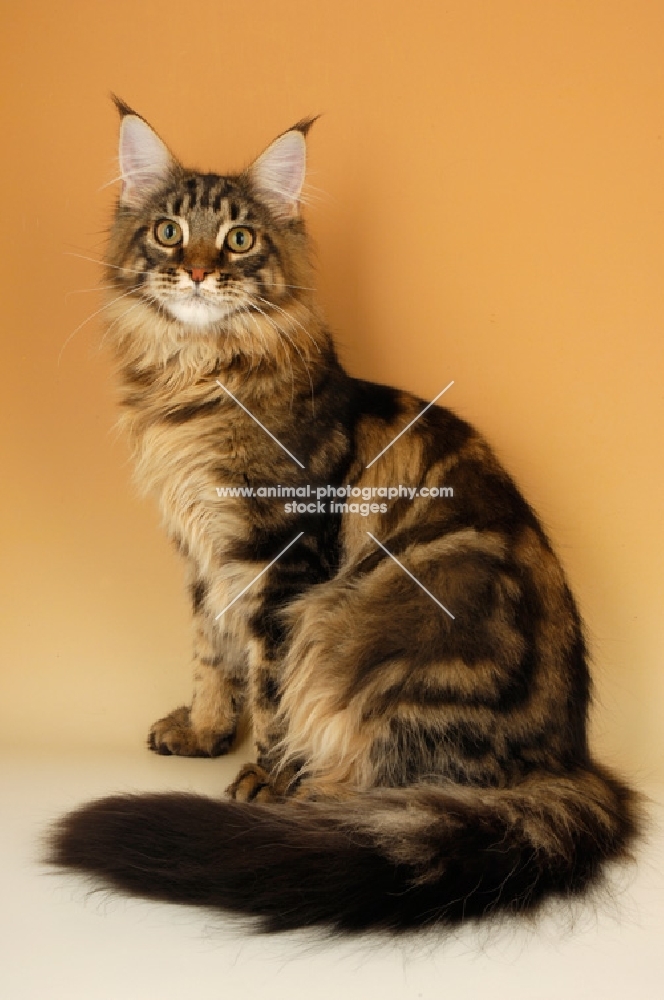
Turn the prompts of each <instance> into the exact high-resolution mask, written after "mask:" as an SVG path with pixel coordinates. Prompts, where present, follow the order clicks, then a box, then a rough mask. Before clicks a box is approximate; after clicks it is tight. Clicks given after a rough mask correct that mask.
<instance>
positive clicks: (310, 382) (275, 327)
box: [251, 302, 316, 419]
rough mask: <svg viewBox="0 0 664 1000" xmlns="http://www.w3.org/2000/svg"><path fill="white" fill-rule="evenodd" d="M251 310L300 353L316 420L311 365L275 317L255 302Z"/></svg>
mask: <svg viewBox="0 0 664 1000" xmlns="http://www.w3.org/2000/svg"><path fill="white" fill-rule="evenodd" d="M251 308H252V309H256V310H257V311H258V312H259V313H260V314H261V316H264V317H265V319H266V320H267V321H268V323H271V324H272V326H273V327H274V329H275V330H276V331H277V332H278V333H281V334H283V336H284V337H285V338H286V340H287V341H288V343H289V344H291V345H292V347H293V348H294V349H295V351H296V352H297V353H298V355H299V356H300V361H301V362H302V364H303V365H304V367H305V368H306V371H307V378H308V379H309V387H310V389H311V411H312V414H313V417H314V419H315V417H316V404H315V401H314V384H313V382H312V380H311V371H310V369H309V365H308V364H307V362H306V361H305V359H304V356H303V354H302V351H301V350H300V348H299V347H298V346H297V344H296V343H295V341H294V340H293V339H292V337H290V336H289V334H288V333H287V332H286V330H284V329H283V327H281V326H280V325H279V324H278V323H277V321H276V320H275V319H274V317H272V316H268V315H267V313H265V312H263V310H262V309H261V308H260V306H257V305H256V303H255V302H252V303H251Z"/></svg>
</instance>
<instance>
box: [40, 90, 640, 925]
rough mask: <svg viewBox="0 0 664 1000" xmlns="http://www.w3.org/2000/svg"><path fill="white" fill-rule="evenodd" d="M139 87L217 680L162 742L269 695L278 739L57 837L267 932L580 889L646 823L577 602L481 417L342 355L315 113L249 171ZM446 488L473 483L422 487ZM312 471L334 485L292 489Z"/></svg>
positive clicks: (166, 487)
mask: <svg viewBox="0 0 664 1000" xmlns="http://www.w3.org/2000/svg"><path fill="white" fill-rule="evenodd" d="M117 104H118V107H119V111H120V113H121V116H122V122H121V132H120V165H121V172H122V192H121V195H120V197H119V202H118V205H117V212H116V216H115V221H114V223H113V226H112V231H111V235H110V243H109V247H108V254H107V277H108V283H109V284H111V285H112V286H113V287H114V289H115V291H114V292H113V296H112V298H113V299H114V301H112V302H109V305H108V308H107V310H106V315H107V317H108V337H109V340H111V341H112V344H113V350H114V353H115V357H116V360H117V368H118V373H119V378H120V383H121V386H122V408H123V413H124V422H125V425H126V429H127V432H128V434H129V436H130V439H131V442H132V445H133V450H134V453H135V458H136V468H137V474H138V477H139V480H140V481H141V483H142V485H143V487H144V488H145V489H148V490H150V491H152V492H154V493H155V494H156V496H157V497H158V499H159V503H160V506H161V512H162V515H163V519H164V522H165V525H166V529H167V531H168V533H169V535H170V537H171V538H172V540H173V541H174V543H175V545H176V546H177V547H178V549H179V550H180V552H181V553H182V556H183V558H184V560H185V562H186V564H187V568H188V573H189V587H190V592H191V599H192V605H193V614H194V622H195V651H194V660H195V664H194V693H193V699H192V702H191V705H190V706H186V707H181V708H177V709H176V710H175V711H173V712H172V713H171V714H170V715H169V716H167V717H166V718H165V719H161V720H160V721H158V722H157V723H156V724H155V725H154V726H153V727H152V729H151V731H150V735H149V745H150V747H151V748H152V749H153V750H155V751H156V752H158V753H162V754H183V755H190V756H196V755H204V756H217V755H219V754H223V753H226V752H228V751H229V749H231V748H232V745H233V740H234V737H235V734H236V729H237V724H238V718H239V716H240V714H241V713H243V712H246V713H248V714H249V716H250V717H251V721H252V725H253V731H254V739H255V743H256V752H257V763H256V764H255V765H249V766H247V767H244V768H243V769H242V770H241V771H240V773H239V774H238V776H237V778H236V780H235V781H234V782H233V784H232V785H231V787H230V789H229V790H228V793H229V797H228V798H227V799H222V800H219V801H216V800H212V799H209V798H205V797H199V796H193V795H189V794H175V793H174V794H165V795H164V794H159V795H138V796H127V795H119V796H114V797H111V798H108V799H104V800H101V801H98V802H93V803H91V804H90V805H87V806H84V807H82V808H81V809H79V810H77V811H75V812H73V813H72V814H70V815H69V816H66V817H65V818H64V819H63V820H62V821H61V822H60V824H59V826H58V827H57V828H56V829H55V831H54V832H53V835H52V848H51V852H52V853H51V858H52V860H53V861H55V863H57V864H59V865H64V866H67V867H69V868H73V869H77V870H80V871H84V872H87V873H88V874H91V875H93V876H95V877H97V878H98V879H99V880H100V881H101V882H102V883H103V884H105V885H107V886H110V887H114V888H118V889H121V890H124V891H128V892H132V893H136V894H140V895H143V896H148V897H151V898H154V899H160V900H171V901H174V902H183V903H195V904H200V905H204V906H210V907H217V908H221V909H223V910H226V911H230V912H236V913H242V914H250V915H253V916H255V917H257V918H260V919H259V926H261V927H262V928H264V929H268V930H282V929H287V928H293V927H300V926H312V925H322V926H326V927H328V928H331V929H342V930H352V929H364V928H369V927H386V928H392V929H405V928H408V927H412V926H418V925H421V924H427V925H428V924H432V923H436V922H440V923H453V922H456V921H459V920H461V919H462V918H464V917H466V918H468V917H477V916H481V915H484V914H487V913H491V912H495V911H499V910H503V911H504V910H509V911H525V910H531V909H533V908H534V907H536V906H537V905H538V904H539V903H540V902H541V901H542V899H544V898H545V897H546V896H548V895H552V894H564V895H569V894H576V893H579V892H581V891H582V890H583V889H585V888H586V887H587V886H588V885H590V884H591V883H593V882H595V881H596V880H597V878H598V876H599V874H600V872H601V870H602V867H603V864H604V862H606V861H608V860H610V859H616V858H620V857H623V856H625V855H626V853H627V851H628V848H629V844H630V842H631V840H632V838H633V836H634V833H635V830H636V825H637V824H636V806H635V798H634V796H633V794H632V792H631V791H630V790H629V789H628V787H627V786H626V785H625V784H623V782H622V781H621V780H619V779H618V778H617V777H615V776H613V775H612V774H610V773H609V772H608V771H607V770H606V769H605V768H603V767H601V766H600V765H598V764H597V763H596V762H595V761H594V760H593V759H592V757H591V755H590V753H589V749H588V743H587V738H586V716H587V710H588V704H589V675H588V667H587V661H586V648H585V645H584V640H583V635H582V627H581V623H580V619H579V615H578V612H577V609H576V607H575V604H574V600H573V598H572V595H571V593H570V591H569V588H568V586H567V583H566V581H565V577H564V574H563V571H562V569H561V567H560V564H559V562H558V560H557V558H556V556H555V555H554V553H553V551H552V549H551V546H550V544H549V542H548V540H547V538H546V536H545V533H544V531H543V529H542V527H541V525H540V523H539V521H538V519H537V517H536V515H535V514H534V512H533V511H532V509H531V508H530V507H529V505H528V504H527V502H526V501H525V500H524V499H523V497H522V496H521V495H520V494H519V492H518V490H517V488H516V486H515V484H514V482H513V481H512V479H511V478H510V477H509V476H508V475H507V473H506V472H505V471H504V470H503V468H502V467H501V465H500V464H499V462H498V461H497V459H496V457H495V456H494V455H493V453H492V451H491V450H490V448H489V446H488V445H487V444H486V442H485V441H484V440H483V438H482V437H481V436H480V435H479V434H478V433H477V431H475V430H474V429H473V428H472V427H471V426H469V425H468V424H467V423H465V422H464V421H463V420H460V419H459V418H458V417H456V416H454V415H453V414H452V413H451V412H450V411H449V410H447V409H444V408H442V407H438V406H432V407H429V408H428V409H426V412H424V413H422V411H423V410H424V409H425V402H424V401H423V400H421V399H418V398H416V397H415V396H413V395H411V394H410V393H407V392H403V391H400V390H398V389H394V388H391V387H388V386H383V385H376V384H373V383H370V382H366V381H362V380H358V379H355V378H351V377H350V376H349V375H348V374H347V373H346V372H345V371H344V370H343V368H342V367H341V365H340V363H339V361H338V359H337V356H336V354H335V349H334V346H333V344H332V341H331V338H330V334H329V332H328V330H327V328H326V326H325V323H324V320H323V318H322V316H321V313H320V311H319V309H318V307H317V305H316V300H315V296H314V292H313V280H312V268H311V263H310V258H309V253H308V246H307V236H306V233H305V228H304V224H303V221H302V217H301V213H300V201H301V190H302V184H303V180H304V173H305V136H306V134H307V131H308V129H309V127H310V125H311V121H304V122H300V123H299V124H297V125H295V126H294V127H293V128H292V129H290V130H289V131H287V132H285V133H284V134H283V135H281V136H279V137H278V138H277V139H276V140H275V141H274V142H273V143H272V144H271V145H270V146H269V147H268V148H267V149H266V150H265V152H264V153H263V154H262V155H261V156H259V157H258V159H257V160H256V161H255V162H254V163H253V164H252V165H251V166H250V167H249V168H248V169H246V170H245V171H244V172H243V173H241V174H238V175H233V176H221V175H218V174H213V173H200V172H198V171H195V170H189V169H186V168H184V167H183V166H182V165H181V164H180V162H179V161H178V160H177V159H176V158H175V157H174V156H173V155H172V154H171V153H170V152H169V150H168V149H167V147H166V146H165V145H164V143H163V142H162V141H161V139H160V138H159V137H158V136H157V135H156V133H155V132H154V131H153V130H152V129H151V127H150V126H149V125H148V124H147V123H146V122H145V121H144V120H143V119H142V118H141V117H139V116H138V115H137V114H135V113H134V112H133V111H132V110H131V109H130V108H128V107H127V106H126V105H124V104H123V103H122V102H119V101H118V102H117ZM420 413H422V415H421V416H420V417H419V419H415V418H416V417H417V416H418V414H420ZM411 421H414V422H413V423H412V426H411V427H410V428H409V429H408V430H407V431H406V433H405V434H401V436H400V437H398V439H397V440H394V439H395V438H397V436H398V435H399V434H400V433H401V432H402V431H403V430H404V428H405V427H407V425H408V424H409V423H410V422H411ZM381 453H382V454H381ZM378 455H380V456H381V457H380V458H379V459H377V460H376V461H374V459H376V456H378ZM402 484H403V485H404V486H405V487H407V488H409V489H411V490H412V489H413V488H416V489H417V490H418V491H420V495H419V496H418V498H417V500H416V501H414V500H411V499H410V498H409V497H405V496H401V497H397V498H396V499H391V500H390V501H389V502H388V503H383V504H381V503H378V502H376V503H374V504H369V509H368V511H367V513H366V515H365V514H364V513H360V514H358V513H356V512H354V511H353V510H351V506H350V503H349V498H348V497H346V501H345V502H346V503H347V504H348V506H347V508H344V504H343V503H342V502H339V509H335V508H332V509H331V508H330V506H329V504H330V501H329V500H328V499H327V498H328V497H329V496H333V495H334V492H335V491H337V490H338V494H337V496H338V497H343V496H344V493H345V491H346V487H350V490H351V495H352V491H353V490H355V491H357V490H358V489H359V490H360V491H362V490H364V491H365V492H364V494H362V496H363V497H367V496H369V497H371V498H372V500H373V499H374V498H376V499H377V498H379V497H380V496H381V494H380V493H379V490H380V489H381V488H383V487H384V486H385V485H402ZM441 484H444V485H445V486H446V487H448V488H451V489H452V490H453V498H452V497H450V498H446V499H444V500H443V499H441V497H435V496H428V497H426V496H423V495H422V491H424V493H425V494H426V492H427V491H431V489H432V488H434V489H435V488H437V487H439V486H441ZM284 485H288V486H289V487H290V488H291V489H292V490H293V491H294V492H295V495H297V493H296V491H297V489H298V487H299V488H300V491H301V493H302V492H303V491H304V492H306V487H307V486H309V488H310V491H313V492H315V491H321V492H322V491H323V490H327V493H326V494H325V500H324V501H320V502H319V501H318V500H316V502H315V503H313V504H310V503H309V502H307V503H306V504H305V503H303V504H301V505H299V506H296V508H295V512H293V507H292V504H289V509H288V510H286V504H285V503H284V498H283V496H279V495H277V494H278V492H280V490H277V487H279V488H281V487H282V486H284ZM220 487H223V488H227V487H231V488H235V489H234V492H235V493H236V494H238V495H235V496H233V495H227V496H220V495H219V494H220V492H221V493H223V492H224V490H223V489H222V490H220V489H219V488H220ZM240 488H242V489H244V491H245V493H247V492H248V491H249V490H252V489H253V491H254V495H253V496H246V495H245V496H242V495H239V494H240V493H241V489H240ZM330 488H331V491H332V492H330ZM367 489H368V490H369V493H368V494H367V493H366V490H367ZM227 492H232V491H227ZM291 495H292V494H291ZM355 496H358V493H357V492H356V493H355ZM304 508H306V509H304ZM277 557H278V558H277ZM434 598H435V600H434ZM452 615H453V617H452Z"/></svg>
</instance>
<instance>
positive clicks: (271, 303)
mask: <svg viewBox="0 0 664 1000" xmlns="http://www.w3.org/2000/svg"><path fill="white" fill-rule="evenodd" d="M256 298H257V299H260V300H261V302H263V303H265V305H267V306H270V308H272V309H278V310H279V312H280V313H282V314H283V315H284V316H285V317H286V318H287V319H289V320H291V321H292V322H293V323H295V325H296V326H299V328H300V330H302V332H303V333H304V334H305V335H306V336H307V337H308V338H309V340H310V341H311V343H312V344H313V345H314V347H315V348H316V350H317V351H318V353H319V354H321V353H322V352H321V349H320V347H319V346H318V344H317V343H316V341H315V340H314V338H313V337H312V336H311V334H310V333H309V331H308V330H307V328H306V327H305V326H303V325H302V323H300V321H299V319H297V318H296V317H295V316H291V314H290V313H288V312H286V310H285V309H282V308H281V306H278V305H277V304H276V302H270V301H269V300H268V299H264V298H263V296H262V295H257V296H256Z"/></svg>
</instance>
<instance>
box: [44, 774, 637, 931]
mask: <svg viewBox="0 0 664 1000" xmlns="http://www.w3.org/2000/svg"><path fill="white" fill-rule="evenodd" d="M636 827H637V822H636V806H635V797H634V795H633V793H631V792H630V790H629V789H628V788H627V787H626V786H625V785H623V784H622V783H621V782H620V781H618V780H617V779H616V778H613V777H611V776H610V775H609V774H607V773H605V772H604V771H601V770H600V769H599V768H594V767H593V769H592V770H583V771H578V772H575V773H573V774H569V775H567V776H564V777H559V776H546V775H537V776H534V777H531V778H528V779H526V780H525V781H523V782H522V783H521V784H520V785H518V786H515V787H513V788H508V789H483V788H475V787H467V786H466V787H464V786H458V785H454V784H449V785H445V786H440V785H418V786H414V787H411V788H405V789H385V790H378V789H376V790H373V791H371V792H369V793H364V794H362V795H358V796H357V798H356V799H349V800H348V801H344V802H336V803H323V802H297V801H296V800H294V801H292V802H286V803H281V804H274V805H272V804H252V803H240V802H232V801H216V800H213V799H209V798H205V797H203V796H197V795H189V794H181V793H174V794H170V793H167V794H156V795H118V796H112V797H110V798H106V799H101V800H99V801H97V802H92V803H90V804H89V805H86V806H83V807H82V808H81V809H79V810H76V811H75V812H73V813H70V814H69V815H68V816H65V817H64V818H63V819H62V820H61V821H60V822H59V824H58V825H57V826H56V827H55V829H54V830H53V831H52V834H51V840H50V845H51V847H50V855H49V860H50V861H51V862H52V863H54V864H56V865H61V866H64V867H66V868H70V869H75V870H78V871H81V872H85V873H87V874H89V875H91V876H93V877H94V878H95V879H96V880H98V881H100V882H101V883H102V884H103V885H105V886H107V887H111V888H114V889H120V890H122V891H124V892H128V893H131V894H133V895H138V896H145V897H149V898H151V899H156V900H166V901H169V902H178V903H189V904H196V905H200V906H205V907H212V908H216V909H222V910H225V911H228V912H232V913H237V914H245V915H251V916H254V917H258V918H260V926H261V929H263V930H267V931H281V930H288V929H292V928H297V927H305V926H325V927H327V928H329V929H333V930H342V931H351V930H363V929H368V928H389V929H392V930H406V929H408V928H412V927H416V926H422V925H431V924H435V923H447V924H452V923H458V922H459V921H460V920H462V919H464V918H471V917H478V916H482V915H484V914H487V913H490V912H496V911H499V910H503V911H504V910H511V911H526V910H532V909H534V908H535V907H536V906H537V905H538V904H539V903H540V902H541V901H542V900H543V899H544V898H545V897H547V896H550V895H560V894H565V895H569V894H576V893H579V892H581V891H582V890H584V889H585V888H586V887H587V886H588V885H590V884H591V883H592V882H594V881H595V880H596V879H597V877H598V876H599V874H600V870H601V868H602V865H603V863H604V862H605V861H607V860H610V859H615V858H620V857H624V856H625V855H626V853H627V850H628V847H629V844H630V841H631V840H632V838H633V836H634V834H635V832H636Z"/></svg>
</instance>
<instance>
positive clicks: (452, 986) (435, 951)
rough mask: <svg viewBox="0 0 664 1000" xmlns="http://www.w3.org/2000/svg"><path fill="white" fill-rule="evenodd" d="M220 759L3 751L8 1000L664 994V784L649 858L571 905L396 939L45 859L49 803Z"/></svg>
mask: <svg viewBox="0 0 664 1000" xmlns="http://www.w3.org/2000/svg"><path fill="white" fill-rule="evenodd" d="M241 759H242V758H241V756H239V755H233V757H231V758H226V759H224V760H222V761H206V760H190V761H187V760H181V759H176V758H164V757H161V758H160V757H156V756H154V755H153V754H150V753H148V752H147V751H142V750H140V749H138V748H137V750H136V752H135V753H134V754H132V755H122V754H118V753H115V754H112V753H108V754H106V755H103V754H97V755H94V756H88V757H87V758H84V757H82V756H81V755H80V753H79V754H78V755H73V754H72V755H69V756H67V755H66V754H56V753H46V752H44V753H42V754H33V755H28V754H27V753H25V752H19V751H18V750H14V751H6V752H5V753H4V754H3V759H2V766H1V769H0V770H1V774H0V777H1V782H2V787H1V789H0V804H1V805H0V808H1V809H2V815H3V822H2V834H1V844H2V852H1V858H0V865H1V872H2V917H1V925H0V997H1V998H2V1000H23V998H26V1000H27V998H29V1000H33V998H39V1000H51V998H58V1000H79V998H80V1000H83V998H85V1000H153V998H154V1000H171V998H172V1000H183V998H187V1000H189V998H191V1000H208V998H210V1000H212V998H215V1000H217V998H226V997H233V998H237V1000H244V998H247V997H249V998H261V1000H262V998H265V1000H299V998H304V997H307V998H309V997H314V996H315V997H316V998H320V1000H328V998H329V1000H354V998H360V997H362V998H367V997H380V998H381V1000H392V998H395V1000H396V998H399V1000H410V998H413V1000H414V998H420V997H422V998H429V997H431V998H434V997H435V998H445V997H450V998H454V1000H466V998H468V1000H471V998H472V1000H478V998H480V997H485V996H486V997H489V998H490V1000H501V998H507V997H509V998H510V1000H522V998H523V1000H526V998H527V1000H554V998H555V1000H576V998H593V1000H594V998H601V1000H613V998H616V1000H617V998H621V1000H625V998H629V1000H651V998H652V1000H655V998H657V1000H661V998H664V806H662V804H661V803H662V802H664V789H659V790H657V789H655V790H652V789H651V790H650V793H651V795H652V796H653V798H654V799H655V801H654V802H653V805H652V807H651V814H652V817H653V822H652V826H651V831H650V834H649V836H648V839H647V841H646V842H645V843H644V844H643V845H642V846H641V848H640V851H639V856H638V860H637V864H636V866H634V867H633V868H632V869H630V870H629V871H627V872H624V873H621V874H618V875H617V876H616V877H614V878H613V880H612V889H611V892H610V893H609V894H604V895H603V896H602V897H601V898H600V899H599V900H597V901H595V902H593V903H592V904H584V905H583V906H581V907H580V908H577V911H576V912H575V914H574V915H573V916H572V915H571V914H570V912H569V911H568V910H564V911H563V910H560V909H555V910H554V911H553V912H550V913H548V914H547V915H546V916H545V917H544V918H542V919H540V920H539V921H538V922H537V924H536V925H534V926H527V925H526V926H524V925H523V924H518V925H517V924H514V923H512V924H510V925H509V926H502V927H493V928H486V927H485V928H482V929H478V928H476V927H468V928H464V929H463V931H461V932H457V933H455V934H454V935H451V936H450V935H447V936H444V935H442V934H437V935H435V936H427V937H426V938H422V937H411V938H408V939H407V940H402V941H399V942H398V943H394V942H389V941H387V942H386V941H384V940H380V939H378V938H365V939H362V940H354V941H347V940H342V941H340V940H337V941H332V942H330V941H324V940H320V939H314V938H312V937H310V936H308V935H306V934H302V935H288V936H281V937H278V938H265V937H260V936H256V935H254V934H252V933H251V932H250V931H247V929H243V928H242V927H240V926H239V925H238V924H233V923H231V922H230V921H228V920H227V919H225V918H223V917H216V916H209V915H207V914H203V913H200V912H197V911H193V910H190V909H187V908H181V907H175V906H165V905H156V904H152V903H145V902H140V901H129V900H125V899H122V898H119V897H111V896H109V895H108V894H102V893H90V891H89V888H88V887H86V886H85V884H84V883H82V882H81V881H79V880H77V879H73V878H71V877H67V876H64V875H62V874H59V873H58V874H52V873H49V872H47V871H46V869H44V868H43V867H42V866H40V864H39V863H38V857H39V850H40V848H39V837H40V835H41V833H42V831H43V830H44V828H45V826H46V825H47V823H48V822H49V820H50V819H52V818H54V817H55V816H57V815H58V814H60V813H61V812H63V811H64V810H67V809H69V808H71V807H73V806H75V805H77V804H79V803H81V802H83V801H85V800H87V799H89V798H92V797H95V796H99V795H104V794H107V793H110V792H113V791H118V790H125V791H130V790H141V789H144V790H150V789H152V790H156V789H168V788H179V789H190V790H195V791H200V792H206V793H210V794H218V793H220V792H221V790H222V789H223V788H224V786H225V784H227V783H228V781H229V780H230V778H231V777H232V775H233V773H234V771H235V770H236V768H237V766H238V763H239V761H240V760H241Z"/></svg>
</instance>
